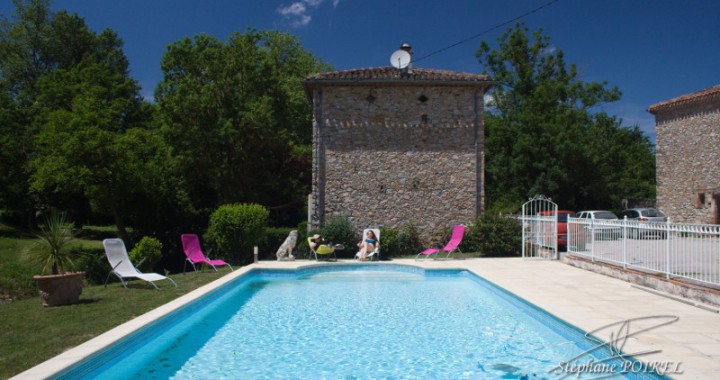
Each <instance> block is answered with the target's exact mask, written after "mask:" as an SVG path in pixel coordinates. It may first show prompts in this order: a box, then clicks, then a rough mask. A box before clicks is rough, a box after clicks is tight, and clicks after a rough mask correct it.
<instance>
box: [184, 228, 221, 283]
mask: <svg viewBox="0 0 720 380" xmlns="http://www.w3.org/2000/svg"><path fill="white" fill-rule="evenodd" d="M180 240H182V245H183V251H185V256H186V257H187V259H186V260H185V265H183V273H184V272H185V268H186V267H187V263H188V262H190V265H192V267H193V269H194V270H195V271H196V272H197V267H196V266H195V264H203V263H205V264H208V265H210V266H211V267H213V269H215V271H216V272H217V268H216V267H215V266H216V265H218V266H220V265H227V266H229V267H230V271H232V270H233V267H232V266H231V265H230V264H228V263H226V262H224V261H222V260H210V259H208V258H207V257H205V254H204V253H203V251H202V249H200V239H199V238H198V236H197V235H195V234H184V235H181V236H180Z"/></svg>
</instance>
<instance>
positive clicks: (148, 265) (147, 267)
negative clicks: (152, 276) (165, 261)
mask: <svg viewBox="0 0 720 380" xmlns="http://www.w3.org/2000/svg"><path fill="white" fill-rule="evenodd" d="M162 248H163V245H162V243H161V242H160V240H158V239H155V238H154V237H150V236H145V237H143V238H142V239H140V242H139V243H137V244H136V245H135V247H134V248H133V249H132V250H131V251H130V261H132V262H133V264H135V265H137V264H138V263H140V262H141V261H142V264H141V265H140V267H138V269H140V271H142V272H152V271H153V268H154V267H155V264H157V263H158V262H159V261H160V259H162ZM143 260H144V261H143Z"/></svg>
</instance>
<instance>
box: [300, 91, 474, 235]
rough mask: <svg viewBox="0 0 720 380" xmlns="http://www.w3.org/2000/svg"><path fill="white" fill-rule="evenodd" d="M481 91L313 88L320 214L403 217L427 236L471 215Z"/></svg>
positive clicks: (392, 220) (388, 220) (377, 219)
mask: <svg viewBox="0 0 720 380" xmlns="http://www.w3.org/2000/svg"><path fill="white" fill-rule="evenodd" d="M482 98H483V91H482V88H481V87H478V86H462V87H461V86H407V85H405V86H402V85H394V86H385V87H373V86H362V85H356V86H347V85H345V86H337V85H336V86H323V87H319V88H318V89H316V94H315V98H314V103H315V117H316V119H315V127H314V134H315V136H316V139H315V144H316V147H317V148H318V149H315V151H314V162H315V165H314V170H313V171H314V173H313V176H314V177H313V179H314V180H313V184H314V185H315V184H316V183H317V184H320V187H319V188H317V187H314V188H313V191H316V192H318V193H317V194H316V195H317V196H316V197H314V199H317V200H318V201H317V202H318V203H319V204H316V205H315V210H316V211H317V212H318V213H319V215H321V217H320V219H321V220H322V221H321V222H320V223H322V222H324V221H326V220H328V219H329V218H330V217H332V216H333V215H346V216H348V217H350V219H351V220H352V221H353V223H354V224H355V225H356V226H357V227H358V228H364V227H366V226H377V225H383V226H386V227H391V228H397V227H399V226H400V225H401V224H403V223H405V222H408V221H412V222H415V223H416V224H417V225H418V227H419V228H420V230H421V232H422V233H423V235H424V236H428V235H429V234H431V233H432V232H433V231H435V230H436V229H437V228H438V227H449V226H452V225H454V224H457V223H468V222H471V221H473V220H474V219H475V218H476V217H477V216H478V215H479V214H480V213H481V212H482V208H483V201H484V200H483V195H484V193H483V176H482V173H483V164H484V162H483V157H484V156H483V154H482V152H483V148H484V146H483V125H482ZM318 157H319V158H320V161H317V159H318ZM317 176H319V178H318V177H317ZM316 178H318V179H319V181H317V182H316V181H315V179H316Z"/></svg>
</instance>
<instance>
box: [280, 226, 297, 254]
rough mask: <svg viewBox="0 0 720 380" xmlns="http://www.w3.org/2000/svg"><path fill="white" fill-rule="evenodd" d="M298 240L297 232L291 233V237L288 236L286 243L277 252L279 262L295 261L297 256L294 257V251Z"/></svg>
mask: <svg viewBox="0 0 720 380" xmlns="http://www.w3.org/2000/svg"><path fill="white" fill-rule="evenodd" d="M297 238H298V232H297V230H292V231H290V235H288V237H287V239H285V242H284V243H282V245H281V246H280V249H278V251H277V259H278V261H295V256H293V254H292V251H293V249H295V244H297Z"/></svg>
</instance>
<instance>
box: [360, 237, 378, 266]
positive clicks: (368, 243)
mask: <svg viewBox="0 0 720 380" xmlns="http://www.w3.org/2000/svg"><path fill="white" fill-rule="evenodd" d="M357 246H358V248H360V251H359V252H358V253H357V255H356V256H357V258H358V259H359V260H360V261H365V258H367V255H368V253H372V252H375V250H376V249H378V248H380V242H379V241H378V239H377V236H375V232H373V230H368V232H367V234H366V236H365V239H363V240H362V241H361V242H359V243H358V244H357Z"/></svg>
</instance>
